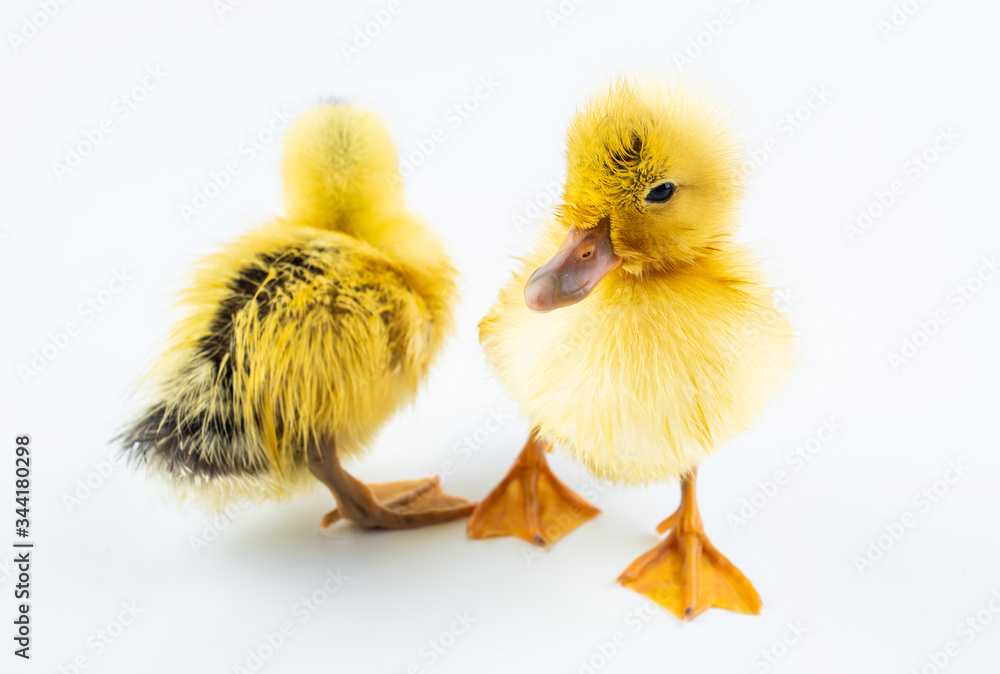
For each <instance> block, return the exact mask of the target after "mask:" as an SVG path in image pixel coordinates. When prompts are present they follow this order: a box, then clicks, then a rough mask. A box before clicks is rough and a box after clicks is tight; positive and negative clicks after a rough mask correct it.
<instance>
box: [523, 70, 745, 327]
mask: <svg viewBox="0 0 1000 674" xmlns="http://www.w3.org/2000/svg"><path fill="white" fill-rule="evenodd" d="M566 164H567V176H566V183H565V186H564V188H563V195H562V203H561V204H560V206H559V207H558V208H557V211H556V217H557V219H558V221H559V222H560V224H561V225H562V226H563V227H565V228H566V231H567V234H566V238H565V240H564V241H563V244H562V246H561V247H560V248H559V250H558V251H557V253H556V254H555V256H554V257H553V258H552V259H551V260H549V261H548V262H547V263H545V264H544V265H542V266H541V267H540V268H539V269H538V270H537V271H536V272H535V273H534V274H532V276H531V277H530V278H529V280H528V282H527V284H526V285H525V292H524V296H525V301H526V302H527V304H528V306H529V307H530V308H532V309H534V310H536V311H550V310H552V309H557V308H560V307H565V306H569V305H571V304H575V303H576V302H579V301H580V300H582V299H583V298H584V297H586V296H587V295H589V294H590V293H591V291H593V289H594V288H595V287H596V286H597V285H598V284H599V283H600V282H601V281H602V279H604V278H605V277H608V276H609V275H611V274H612V272H616V273H617V274H626V275H630V276H632V277H638V278H640V279H641V278H642V277H643V276H644V275H646V274H651V273H656V272H659V271H669V270H671V269H676V268H678V267H680V266H682V265H685V264H690V263H693V262H696V261H697V260H698V259H699V258H701V257H703V256H705V255H709V254H711V253H712V252H713V251H714V250H715V249H716V244H717V243H719V242H721V241H722V240H724V239H725V238H726V237H728V236H729V235H731V234H732V232H733V231H734V229H735V225H736V217H735V216H736V208H737V203H738V201H739V198H740V195H741V193H742V182H743V180H742V170H741V168H742V165H741V148H740V147H739V145H738V143H737V142H736V141H735V137H734V134H733V133H732V130H731V124H730V122H729V118H728V116H727V114H726V113H725V112H723V111H722V110H721V109H720V108H718V107H717V106H715V105H713V104H712V103H710V102H709V101H708V100H707V99H706V98H705V97H704V96H703V95H702V94H700V93H699V92H697V91H694V90H692V89H691V88H690V87H687V86H683V85H670V84H665V83H662V82H658V81H655V80H647V81H635V80H630V79H620V80H618V81H617V82H615V83H614V84H612V85H611V86H610V87H609V88H608V89H606V90H605V91H604V92H602V93H601V94H599V95H598V96H596V97H595V98H594V99H593V100H591V101H590V103H589V104H588V105H587V106H585V107H584V108H582V109H581V110H580V111H579V112H578V113H577V115H576V117H575V119H574V120H573V122H572V124H571V126H570V130H569V134H568V140H567V150H566Z"/></svg>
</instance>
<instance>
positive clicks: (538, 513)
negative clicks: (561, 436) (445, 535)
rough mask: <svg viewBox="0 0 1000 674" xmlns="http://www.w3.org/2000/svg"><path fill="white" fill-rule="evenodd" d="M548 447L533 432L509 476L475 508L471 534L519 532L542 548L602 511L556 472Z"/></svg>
mask: <svg viewBox="0 0 1000 674" xmlns="http://www.w3.org/2000/svg"><path fill="white" fill-rule="evenodd" d="M548 447H549V446H548V445H547V443H545V442H544V441H542V440H540V439H539V438H538V437H537V436H536V435H535V434H534V433H532V435H531V437H529V438H528V442H527V444H525V446H524V449H523V450H522V451H521V454H520V456H518V458H517V461H515V462H514V465H513V466H512V467H511V469H510V471H509V472H508V473H507V475H506V477H504V479H503V480H502V481H501V482H500V484H498V485H497V486H496V487H495V488H494V489H493V491H491V492H490V493H489V494H488V495H487V496H486V498H484V499H483V500H482V502H481V503H480V504H479V505H478V506H476V509H475V511H473V513H472V516H471V517H470V518H469V524H468V535H469V538H489V537H492V536H517V537H518V538H520V539H522V540H524V541H527V542H528V543H531V544H533V545H537V546H540V547H542V546H546V545H549V544H551V543H555V542H556V541H558V540H559V539H560V538H562V537H563V536H565V535H566V534H568V533H570V532H571V531H573V530H574V529H576V528H577V527H578V526H580V525H581V524H583V523H584V522H587V521H589V520H591V519H593V518H594V517H596V516H597V515H598V513H600V512H601V511H600V510H598V509H597V508H595V507H594V506H592V505H591V504H589V503H587V501H585V500H584V499H583V498H582V497H581V496H579V495H578V494H577V493H576V492H574V491H573V490H572V489H570V488H569V487H567V486H566V485H565V484H563V483H562V482H561V481H560V480H559V478H557V477H556V476H555V475H554V474H553V473H552V471H551V470H550V469H549V465H548V462H547V461H546V460H545V451H546V449H547V448H548Z"/></svg>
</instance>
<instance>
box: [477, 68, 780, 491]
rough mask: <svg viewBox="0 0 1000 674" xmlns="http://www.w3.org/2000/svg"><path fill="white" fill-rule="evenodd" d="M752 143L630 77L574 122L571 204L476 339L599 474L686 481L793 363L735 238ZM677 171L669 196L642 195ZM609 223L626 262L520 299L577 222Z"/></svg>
mask: <svg viewBox="0 0 1000 674" xmlns="http://www.w3.org/2000/svg"><path fill="white" fill-rule="evenodd" d="M740 158H741V154H740V147H739V145H738V144H737V143H736V141H735V140H734V136H733V134H732V132H731V131H730V123H729V119H728V117H727V115H726V114H725V113H724V112H722V111H721V110H719V109H718V108H716V107H714V106H713V105H711V104H710V103H709V102H707V100H706V99H705V98H704V97H702V96H700V95H699V94H697V93H696V92H694V91H691V90H690V89H687V88H684V87H677V86H668V85H664V84H662V83H658V82H655V81H645V82H638V81H634V80H625V79H622V80H619V81H618V82H616V83H614V84H613V85H612V86H611V87H609V88H608V89H607V90H606V91H604V92H603V93H601V94H600V95H599V96H597V97H596V98H594V99H593V100H592V101H591V102H590V103H589V104H588V105H587V106H585V107H584V108H583V109H582V110H581V111H580V112H579V113H578V114H577V116H576V118H575V120H574V121H573V123H572V126H571V128H570V131H569V137H568V149H567V169H568V176H567V179H566V184H565V188H564V192H563V204H562V205H561V206H560V207H559V208H558V209H557V212H556V217H555V218H553V219H552V221H551V222H549V223H548V225H547V226H546V227H545V229H544V231H543V233H542V235H541V237H540V241H539V242H538V245H537V246H536V247H535V249H534V252H532V253H531V254H530V255H529V256H527V258H526V259H524V260H523V264H522V266H521V267H520V269H519V271H517V272H516V273H515V275H514V278H513V279H512V280H511V282H510V283H509V284H508V285H507V286H506V287H505V288H504V289H503V290H502V291H501V293H500V298H499V302H498V303H497V304H496V306H494V308H493V309H492V310H491V311H490V313H489V315H488V316H486V318H484V319H483V321H482V323H481V325H480V339H481V341H482V344H483V346H484V348H485V351H486V354H487V358H488V360H489V362H490V364H491V365H492V367H493V368H494V370H495V371H496V373H497V375H498V376H499V377H500V379H501V380H502V381H503V383H504V384H505V385H506V387H507V389H508V391H509V392H510V394H511V396H512V397H513V398H514V400H515V401H517V402H518V403H519V404H520V406H521V408H522V409H523V411H524V412H525V413H526V414H527V416H528V417H530V419H531V421H532V423H533V424H534V425H535V426H536V427H537V428H538V430H539V432H540V434H541V435H543V436H547V437H550V438H552V439H553V440H554V441H555V442H556V443H558V444H559V445H562V446H563V447H564V448H566V449H567V450H568V451H570V452H571V453H572V454H573V456H575V457H576V458H577V459H579V460H580V461H581V462H582V463H584V464H585V465H586V466H587V467H588V468H589V469H590V470H591V471H593V472H594V473H595V474H596V475H598V476H600V477H602V478H606V479H610V480H614V481H618V482H626V483H644V482H649V481H654V480H663V479H666V478H671V477H679V476H683V475H685V474H687V473H689V472H690V471H691V469H692V468H694V467H695V466H696V465H697V464H698V462H699V461H701V460H702V459H703V458H705V457H706V456H708V455H709V453H710V452H712V451H713V450H715V449H716V448H718V447H719V446H721V445H722V444H723V443H725V442H726V441H727V440H729V439H731V438H732V437H733V436H734V435H736V434H737V433H739V432H740V431H742V430H744V429H745V428H746V427H747V426H748V425H749V424H750V422H751V421H752V420H753V418H754V417H755V416H756V415H757V414H758V412H759V411H760V410H761V409H762V407H763V406H764V404H765V403H766V402H767V401H768V399H769V398H770V397H771V396H772V395H773V394H774V393H775V392H776V391H777V390H778V388H779V386H780V384H781V382H782V380H783V378H784V377H785V375H786V373H787V371H788V370H789V368H790V366H791V364H792V358H791V352H792V338H791V332H790V328H789V325H788V323H787V320H786V319H785V317H784V316H783V315H781V314H780V313H779V312H777V311H776V310H775V309H774V308H773V305H772V289H771V288H770V287H769V286H768V285H767V283H766V281H765V279H764V278H763V276H762V274H761V272H760V270H759V266H758V263H757V261H756V260H755V259H754V257H753V255H752V254H751V253H750V252H749V251H748V250H747V249H745V248H744V247H742V246H739V245H737V244H735V243H733V242H732V241H731V239H730V235H731V234H732V233H733V231H734V230H735V228H736V224H737V222H736V212H737V202H738V199H739V197H740V195H741V193H742V178H741V170H740ZM665 180H669V181H670V182H672V183H674V185H675V186H676V192H675V193H674V196H673V197H672V198H670V199H669V201H667V202H666V203H662V204H654V203H650V202H648V201H646V198H645V197H646V195H647V194H648V192H649V190H650V189H651V188H652V187H653V186H655V185H656V184H658V183H662V182H663V181H665ZM603 218H610V237H611V241H612V244H613V247H614V252H615V254H617V255H618V256H619V257H620V258H621V265H620V266H619V267H618V268H617V269H615V270H614V271H612V272H611V273H610V274H609V275H608V276H607V277H606V278H604V280H603V281H601V282H600V283H599V285H597V287H596V288H595V289H594V291H593V292H592V293H591V294H590V295H589V296H588V297H586V298H585V299H583V300H582V301H580V302H578V303H577V304H574V305H572V306H568V307H565V308H562V309H559V310H557V311H552V312H550V313H535V312H532V311H531V310H530V309H529V308H528V307H527V306H526V305H525V299H524V295H523V292H524V287H525V283H526V281H527V280H528V277H529V276H530V275H531V273H532V272H533V271H534V270H535V269H537V268H538V267H539V266H540V265H542V264H543V263H544V262H545V261H546V260H548V259H549V258H550V257H552V255H553V254H554V253H555V252H556V250H557V249H558V248H559V243H560V241H561V240H562V239H563V238H564V237H565V236H566V235H567V231H568V230H569V228H570V227H571V226H573V227H575V228H577V229H578V230H586V229H589V228H594V227H596V226H598V222H599V221H600V220H601V219H603Z"/></svg>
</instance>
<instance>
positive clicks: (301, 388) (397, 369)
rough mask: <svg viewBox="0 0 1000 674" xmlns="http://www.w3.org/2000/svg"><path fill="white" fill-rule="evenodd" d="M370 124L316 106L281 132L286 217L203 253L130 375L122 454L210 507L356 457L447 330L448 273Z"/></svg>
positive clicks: (278, 492) (385, 139) (356, 115)
mask: <svg viewBox="0 0 1000 674" xmlns="http://www.w3.org/2000/svg"><path fill="white" fill-rule="evenodd" d="M397 166H398V163H397V158H396V155H395V151H394V150H393V147H392V144H391V142H390V140H389V136H388V133H387V132H386V130H385V128H384V126H383V124H382V122H381V120H379V119H378V118H377V117H376V116H375V115H373V114H372V113H370V112H368V111H366V110H362V109H358V108H355V107H352V106H344V105H326V106H322V107H319V108H316V109H314V110H312V111H310V112H308V113H307V114H305V115H304V116H303V117H302V118H301V119H300V120H299V121H297V123H296V124H295V125H294V126H293V128H292V129H291V130H290V132H289V135H288V138H287V140H286V145H285V158H284V163H283V178H284V199H285V204H286V211H287V213H288V215H287V217H286V218H283V219H275V220H274V221H273V222H271V223H269V224H268V225H266V226H265V227H263V228H261V229H259V230H258V231H254V232H251V233H248V234H247V235H245V236H244V237H242V238H241V239H239V240H237V241H235V242H232V243H230V244H228V245H227V246H225V247H224V248H223V249H222V250H221V251H220V252H218V253H217V254H215V255H213V256H210V257H209V258H207V259H206V260H204V261H203V262H202V263H201V265H200V266H199V268H198V269H197V271H196V273H195V275H194V278H193V280H192V282H191V285H190V287H189V288H188V290H187V292H186V293H185V294H184V296H183V298H182V300H181V306H182V307H183V309H184V311H185V317H184V319H183V320H182V321H181V322H180V323H179V324H178V325H177V326H176V328H175V330H174V332H173V335H172V337H171V339H170V340H169V342H168V344H167V346H166V348H165V350H164V353H163V356H162V357H161V358H160V359H159V360H158V362H157V363H156V364H155V365H154V367H153V368H152V370H151V372H150V373H149V375H148V376H147V377H146V379H145V380H144V391H145V394H146V398H147V401H146V405H145V407H144V409H143V410H142V411H141V413H140V414H139V415H138V416H137V418H136V420H135V422H134V423H133V425H132V426H131V428H130V429H129V430H128V431H126V433H125V434H124V441H125V445H126V447H127V448H130V449H131V451H132V453H133V455H134V456H136V457H138V458H140V459H141V460H143V461H145V462H146V463H147V464H148V465H149V467H150V468H152V469H153V470H154V472H156V473H158V474H160V475H162V476H165V477H166V478H167V479H168V480H169V481H170V482H171V483H172V484H173V486H174V487H176V489H177V490H179V491H180V492H181V495H182V496H185V497H188V496H190V497H192V498H194V499H195V500H196V501H197V502H199V503H200V504H202V505H206V506H208V507H212V508H219V507H222V506H223V505H225V503H226V502H228V501H230V500H233V499H250V500H264V499H270V498H278V497H282V496H286V495H288V494H289V493H291V492H292V491H294V490H295V489H298V488H299V487H301V486H303V485H304V484H306V483H308V481H309V480H308V470H307V467H306V447H307V445H308V443H309V442H310V441H311V440H317V439H323V438H336V442H337V449H338V453H339V454H340V455H341V456H342V457H350V456H354V455H357V454H359V453H360V452H361V451H362V450H363V449H364V447H365V446H366V444H367V443H368V442H369V441H370V440H371V439H372V436H373V435H374V433H375V432H376V431H377V430H378V428H379V427H380V426H381V425H382V424H383V423H384V422H385V421H386V420H387V419H388V418H389V417H390V416H391V415H392V414H393V413H394V412H395V411H396V410H397V409H398V408H399V407H400V406H401V405H402V404H404V403H407V402H408V401H410V400H411V399H412V398H413V396H414V395H415V393H416V391H417V387H418V385H419V383H420V382H421V380H422V379H423V377H424V376H425V374H426V373H427V370H428V368H429V366H430V364H431V362H432V361H433V359H434V357H435V356H436V355H437V353H438V352H439V351H440V348H441V345H442V342H443V340H444V338H445V337H446V336H447V334H448V333H449V332H450V330H451V325H452V319H451V308H452V306H453V304H454V300H455V296H456V285H455V271H454V269H453V267H452V265H451V262H450V260H449V258H448V255H447V253H446V251H445V249H444V246H443V245H442V243H441V242H440V240H439V239H438V238H437V237H436V236H435V235H434V234H433V232H432V231H431V230H430V229H429V228H428V227H427V226H426V225H425V224H424V223H423V222H422V221H421V220H420V219H419V218H416V217H415V216H413V215H412V214H410V213H408V212H407V211H406V210H405V205H404V202H403V194H402V185H401V181H400V178H399V174H398V169H397Z"/></svg>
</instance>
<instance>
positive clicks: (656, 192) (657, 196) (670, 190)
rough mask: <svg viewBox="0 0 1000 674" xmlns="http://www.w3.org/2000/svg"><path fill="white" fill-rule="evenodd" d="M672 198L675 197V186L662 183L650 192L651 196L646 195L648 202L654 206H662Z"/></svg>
mask: <svg viewBox="0 0 1000 674" xmlns="http://www.w3.org/2000/svg"><path fill="white" fill-rule="evenodd" d="M672 196H674V184H673V183H661V184H659V185H657V186H656V187H654V188H653V189H651V190H649V194H647V195H646V201H649V202H652V203H654V204H662V203H663V202H664V201H666V200H667V199H669V198H670V197H672Z"/></svg>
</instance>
